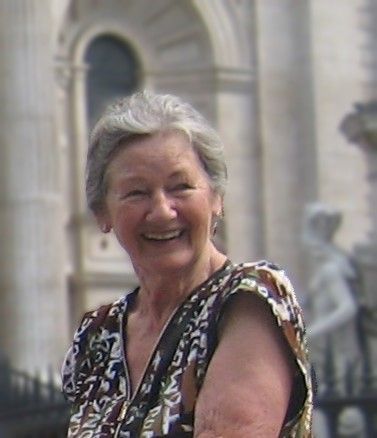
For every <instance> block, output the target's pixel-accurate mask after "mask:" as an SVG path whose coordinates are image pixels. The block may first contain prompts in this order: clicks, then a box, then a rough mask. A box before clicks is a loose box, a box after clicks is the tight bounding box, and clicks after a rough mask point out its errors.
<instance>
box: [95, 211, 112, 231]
mask: <svg viewBox="0 0 377 438" xmlns="http://www.w3.org/2000/svg"><path fill="white" fill-rule="evenodd" d="M95 218H96V221H97V224H98V227H99V229H100V230H101V231H102V233H109V232H110V231H111V228H112V227H111V223H110V220H109V218H108V215H107V214H106V211H105V210H103V209H101V210H100V211H97V212H96V213H95Z"/></svg>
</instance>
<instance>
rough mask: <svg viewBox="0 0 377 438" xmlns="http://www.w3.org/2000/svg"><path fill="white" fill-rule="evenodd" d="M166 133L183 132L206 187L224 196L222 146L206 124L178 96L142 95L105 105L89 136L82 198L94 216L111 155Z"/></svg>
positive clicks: (100, 197) (99, 202)
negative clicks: (142, 139)
mask: <svg viewBox="0 0 377 438" xmlns="http://www.w3.org/2000/svg"><path fill="white" fill-rule="evenodd" d="M165 131H177V132H182V133H184V134H185V135H186V136H187V137H188V139H189V141H190V143H191V145H192V147H193V149H194V150H195V151H196V153H197V154H198V157H199V159H200V161H201V163H202V165H203V168H204V170H205V171H206V173H207V174H208V176H209V179H210V183H211V186H212V187H213V189H214V190H215V191H216V192H217V193H219V194H221V195H223V194H224V193H225V186H226V180H227V169H226V164H225V160H224V152H223V144H222V142H221V140H220V137H219V135H218V134H217V132H216V131H215V130H214V129H213V128H212V127H211V126H210V124H209V123H208V121H207V120H206V119H205V118H204V117H203V116H202V115H201V114H200V113H199V112H198V111H196V110H195V109H194V108H193V107H192V106H191V105H189V104H188V103H186V102H183V101H182V100H181V99H180V98H179V97H177V96H173V95H170V94H166V95H162V94H154V93H151V92H149V91H148V92H147V91H141V92H137V93H135V94H133V95H131V96H128V97H126V98H123V99H120V100H118V101H117V102H115V103H113V104H111V105H109V106H108V108H107V109H106V111H105V112H104V114H103V116H102V117H101V118H100V119H99V121H98V122H97V123H96V125H95V126H94V128H93V131H92V133H91V136H90V142H89V149H88V155H87V164H86V197H87V202H88V206H89V208H90V209H91V210H92V211H93V212H94V213H96V212H98V211H99V210H100V209H101V207H102V206H103V202H104V198H105V196H106V192H107V186H106V169H107V167H108V164H109V163H110V161H111V159H112V158H113V157H114V154H115V153H116V152H117V151H119V150H120V149H121V148H123V147H125V146H126V145H127V143H130V142H132V141H133V140H135V139H137V138H138V137H142V136H145V135H153V134H156V133H159V132H165Z"/></svg>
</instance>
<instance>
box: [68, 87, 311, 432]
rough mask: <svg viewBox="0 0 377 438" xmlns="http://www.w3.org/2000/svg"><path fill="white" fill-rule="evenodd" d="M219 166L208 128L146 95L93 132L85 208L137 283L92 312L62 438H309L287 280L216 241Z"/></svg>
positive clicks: (115, 110) (77, 351)
mask: <svg viewBox="0 0 377 438" xmlns="http://www.w3.org/2000/svg"><path fill="white" fill-rule="evenodd" d="M225 183H226V166H225V163H224V159H223V148H222V144H221V141H220V140H219V138H218V136H217V134H216V132H215V131H214V130H213V129H212V128H211V127H210V126H209V124H208V123H207V122H206V120H205V119H204V118H203V117H202V116H201V115H200V114H199V113H198V112H197V111H196V110H194V109H193V108H192V107H191V106H190V105H188V104H187V103H184V102H182V101H181V100H180V99H179V98H177V97H175V96H172V95H155V94H152V93H148V92H141V93H136V94H135V95H132V96H131V97H129V98H126V99H123V100H121V101H119V102H118V103H116V104H114V105H112V106H110V107H109V109H108V110H107V111H106V112H105V114H104V115H103V117H102V118H101V119H100V120H99V121H98V123H97V125H96V126H95V127H94V130H93V133H92V137H91V143H90V147H89V152H88V160H87V180H86V192H87V199H88V205H89V207H90V209H91V210H92V211H93V213H94V215H95V217H96V219H97V222H98V224H99V227H100V229H101V230H102V232H104V233H108V232H110V231H112V232H113V233H114V235H115V236H116V238H117V240H118V241H119V243H120V245H121V246H122V247H123V248H124V250H125V251H126V252H127V253H128V255H129V257H130V259H131V261H132V263H133V266H134V270H135V273H136V276H137V278H138V283H139V285H138V287H136V288H135V290H133V291H130V292H128V293H127V294H126V295H125V296H124V297H122V298H120V299H119V300H117V301H115V302H114V303H112V304H109V305H106V306H102V307H101V308H99V309H98V310H96V311H94V312H90V313H87V314H86V315H85V316H84V318H83V320H82V322H81V325H80V327H79V329H78V330H77V332H76V334H75V337H74V340H73V344H72V347H71V348H70V350H69V352H68V354H67V357H66V360H65V363H64V366H63V390H64V393H65V395H66V397H67V398H68V399H69V400H70V401H71V402H72V416H71V420H70V425H69V432H68V436H69V437H162V436H166V437H198V438H199V437H200V438H210V437H224V438H226V437H228V438H237V437H239V438H245V437H263V438H268V437H280V436H287V437H288V436H291V437H293V436H294V437H309V436H311V433H310V424H311V402H312V392H311V384H310V378H309V371H308V368H309V366H308V362H307V357H306V347H305V339H304V327H303V321H302V315H301V311H300V309H299V307H298V305H297V302H296V299H295V296H294V292H293V290H292V287H291V285H290V282H289V281H288V279H287V278H286V277H285V275H284V273H283V272H282V271H281V270H280V269H279V268H277V267H276V266H275V265H273V264H270V263H268V262H264V261H263V262H256V263H242V264H234V263H232V262H231V261H230V260H229V259H228V258H227V257H226V256H225V255H224V254H223V253H222V252H220V251H219V250H218V249H217V248H216V246H215V245H214V243H213V235H214V233H215V230H216V224H217V221H218V220H219V218H220V217H221V215H222V211H223V196H224V191H225Z"/></svg>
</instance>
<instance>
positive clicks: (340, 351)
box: [303, 203, 360, 383]
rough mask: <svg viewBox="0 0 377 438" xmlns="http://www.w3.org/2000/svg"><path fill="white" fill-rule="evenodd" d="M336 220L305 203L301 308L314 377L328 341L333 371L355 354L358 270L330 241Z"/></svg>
mask: <svg viewBox="0 0 377 438" xmlns="http://www.w3.org/2000/svg"><path fill="white" fill-rule="evenodd" d="M340 224H341V214H340V212H339V211H337V210H334V209H333V208H331V207H329V206H327V205H325V204H322V203H312V204H309V205H307V207H306V211H305V221H304V234H303V242H304V245H305V250H306V255H307V260H308V271H309V280H308V289H307V297H306V298H307V300H306V305H305V308H306V309H307V312H308V316H307V317H308V327H307V331H308V339H309V348H310V350H311V356H312V360H313V362H314V363H315V365H316V372H317V375H318V379H319V380H321V373H322V369H323V365H324V361H325V353H326V346H327V343H328V342H330V343H331V345H332V348H333V355H334V358H335V362H336V370H337V373H338V375H339V377H342V376H344V373H345V371H346V369H347V367H352V366H355V365H356V363H357V361H358V360H359V359H360V357H359V354H360V353H359V348H358V342H357V331H356V317H357V314H358V302H357V282H358V273H357V271H356V269H355V266H354V264H353V263H352V260H351V257H350V256H348V255H347V254H346V253H345V251H343V250H342V249H341V248H339V247H338V246H337V245H336V243H335V242H334V236H335V234H336V232H337V231H338V229H339V226H340ZM319 383H321V382H319Z"/></svg>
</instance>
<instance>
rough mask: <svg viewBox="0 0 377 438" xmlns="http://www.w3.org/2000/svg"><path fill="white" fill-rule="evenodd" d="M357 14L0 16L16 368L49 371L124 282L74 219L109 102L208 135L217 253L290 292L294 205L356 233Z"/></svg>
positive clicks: (365, 18)
mask: <svg viewBox="0 0 377 438" xmlns="http://www.w3.org/2000/svg"><path fill="white" fill-rule="evenodd" d="M375 17H376V5H374V4H373V1H372V0H354V1H352V2H351V1H350V2H329V1H327V0H191V1H190V0H1V2H0V55H1V56H0V97H1V107H0V127H1V128H0V243H1V245H0V330H1V331H0V340H1V348H2V350H3V351H4V352H5V354H7V355H8V356H9V357H10V359H11V362H12V364H13V365H14V366H15V367H16V368H20V369H26V370H29V371H35V370H37V369H44V368H46V367H48V366H52V367H54V368H57V367H58V366H59V364H60V362H61V360H62V357H63V354H64V351H65V349H66V347H67V345H68V341H69V339H70V337H71V335H72V330H73V328H74V327H75V325H76V324H77V322H78V320H79V318H80V316H81V314H82V313H83V311H84V310H86V309H88V308H93V307H95V306H97V305H98V304H99V303H102V302H104V301H108V300H109V299H112V298H113V297H115V296H119V295H120V294H121V293H122V292H123V291H124V290H126V289H127V287H130V286H131V285H133V284H134V277H133V274H132V269H131V266H130V263H129V261H128V260H127V258H125V256H124V255H123V254H122V252H121V251H120V250H119V249H118V247H117V244H116V243H115V241H114V240H113V239H112V237H111V236H107V235H106V236H104V235H103V234H101V233H99V231H98V230H97V229H96V227H95V224H94V221H93V219H92V218H91V216H90V214H89V213H88V210H87V208H86V206H85V199H84V190H83V180H84V178H83V171H84V169H83V168H84V160H85V151H86V144H87V136H88V131H89V130H90V127H91V125H92V123H93V120H94V119H95V118H96V116H97V115H98V112H99V111H100V109H101V108H102V106H103V105H104V104H105V103H106V102H107V101H108V99H111V98H113V97H115V96H118V95H122V94H127V93H129V92H131V91H133V90H134V89H139V88H149V89H153V90H158V91H164V92H165V91H166V92H173V93H177V94H179V95H181V96H183V97H185V98H186V99H188V100H190V101H191V102H192V103H193V104H194V105H195V106H197V107H198V108H199V109H200V110H201V111H202V112H204V113H205V114H206V116H207V117H208V118H209V119H210V120H211V121H212V122H213V124H214V125H215V126H216V127H217V128H218V129H219V131H220V133H221V135H222V137H223V139H224V141H225V144H226V156H227V160H228V166H229V178H230V181H229V187H228V192H227V196H226V208H225V210H226V211H225V224H224V229H223V239H224V244H225V246H226V248H227V251H228V253H229V255H230V257H231V258H233V259H234V260H244V259H248V260H253V259H259V258H268V259H271V260H273V261H275V262H277V263H279V264H281V265H282V266H284V267H285V269H286V271H287V273H288V274H289V275H290V277H291V278H292V280H293V282H294V284H295V285H296V289H297V293H298V295H299V298H301V297H303V296H304V294H305V286H304V285H305V273H304V268H305V267H304V264H303V261H302V254H301V252H302V250H301V244H300V228H301V220H302V213H303V209H304V206H305V204H306V203H308V202H310V201H315V200H319V201H323V202H326V203H329V204H331V205H334V206H335V207H336V208H338V209H339V210H340V211H342V212H343V215H344V225H343V227H342V230H341V231H340V232H339V235H338V239H339V242H340V244H341V246H342V247H344V248H345V249H346V250H350V249H352V248H353V246H354V245H355V244H357V243H358V242H361V241H363V240H364V239H365V238H366V237H365V236H366V235H367V232H368V229H369V227H370V218H369V216H368V215H369V213H368V205H367V203H368V201H367V191H368V183H367V181H366V178H365V162H364V159H363V156H362V154H360V151H359V150H358V149H357V148H355V147H352V146H350V145H349V143H348V141H347V139H346V138H345V137H344V136H343V135H342V133H341V132H340V131H339V124H340V121H341V119H342V118H343V117H344V115H345V114H346V113H347V112H349V110H350V108H352V106H353V104H354V103H355V102H363V101H368V100H370V99H371V98H373V97H377V96H375V94H376V76H377V75H376V69H375V66H376V65H375V60H374V59H373V53H374V52H376V45H377V40H376V39H375V35H373V26H372V24H373V20H374V21H375Z"/></svg>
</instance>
